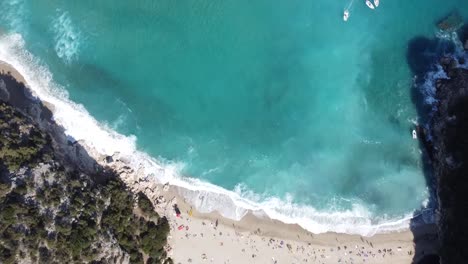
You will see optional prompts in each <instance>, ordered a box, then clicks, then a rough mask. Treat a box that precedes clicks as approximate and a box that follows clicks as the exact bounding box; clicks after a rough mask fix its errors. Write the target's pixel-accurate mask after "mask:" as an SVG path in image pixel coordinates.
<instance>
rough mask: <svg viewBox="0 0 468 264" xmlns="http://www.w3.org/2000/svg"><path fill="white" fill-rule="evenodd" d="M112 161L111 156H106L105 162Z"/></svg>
mask: <svg viewBox="0 0 468 264" xmlns="http://www.w3.org/2000/svg"><path fill="white" fill-rule="evenodd" d="M112 162H114V159H113V158H112V156H107V157H106V163H112Z"/></svg>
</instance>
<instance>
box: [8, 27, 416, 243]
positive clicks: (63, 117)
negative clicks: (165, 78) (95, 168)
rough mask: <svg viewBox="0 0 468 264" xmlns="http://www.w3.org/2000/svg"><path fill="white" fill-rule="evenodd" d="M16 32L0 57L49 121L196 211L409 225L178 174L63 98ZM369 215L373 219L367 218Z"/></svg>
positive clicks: (388, 227)
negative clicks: (173, 189)
mask: <svg viewBox="0 0 468 264" xmlns="http://www.w3.org/2000/svg"><path fill="white" fill-rule="evenodd" d="M24 46H25V45H24V40H23V38H22V37H21V35H19V34H11V35H5V36H2V37H0V60H3V61H5V62H7V63H9V64H11V65H12V66H13V67H14V68H16V69H17V70H18V71H19V72H20V73H21V74H22V75H23V77H24V78H25V80H26V82H27V83H28V85H29V87H30V88H31V90H32V91H33V93H34V94H35V95H36V96H38V97H39V98H40V99H41V100H43V101H46V102H48V103H51V104H53V105H54V109H55V110H54V119H55V121H56V122H57V123H58V124H60V125H62V126H63V127H64V129H65V133H66V134H67V135H68V136H71V137H73V138H74V139H76V140H83V141H84V142H86V144H87V145H88V146H90V147H91V148H93V149H95V150H96V151H98V152H99V153H101V154H105V155H112V154H114V153H115V152H119V153H120V156H121V157H123V158H124V159H125V160H126V161H128V162H129V163H130V165H131V166H133V167H134V168H139V169H140V171H142V172H143V173H144V175H146V177H147V178H155V179H157V180H158V181H160V182H162V183H166V182H167V183H170V184H172V185H175V186H179V187H182V188H179V191H180V192H181V194H182V195H183V196H184V197H186V198H187V199H188V200H189V201H190V202H191V203H192V204H193V205H194V206H195V207H196V208H197V210H199V211H200V212H213V211H218V212H219V213H220V214H221V215H223V216H225V217H228V218H231V219H234V220H240V219H242V217H243V216H245V214H247V213H248V212H249V211H251V212H252V213H253V214H255V215H257V216H259V217H262V216H268V217H270V218H272V219H277V220H280V221H282V222H285V223H289V224H299V225H300V226H302V227H303V228H305V229H307V230H309V231H311V232H313V233H323V232H328V231H332V232H341V233H349V234H360V235H364V236H369V235H373V234H375V233H379V232H389V231H394V230H401V229H405V228H408V227H409V221H410V219H411V217H412V215H411V214H410V215H407V216H405V217H403V218H399V219H385V218H382V219H377V220H376V218H375V216H373V215H372V214H371V213H370V211H369V210H367V209H366V208H365V207H364V206H362V205H359V204H355V205H354V206H353V208H352V209H350V210H346V211H339V210H335V211H333V210H330V211H327V212H323V211H318V210H316V209H315V208H313V207H311V206H308V205H300V204H296V203H294V202H293V201H292V199H286V200H284V199H280V198H277V197H269V198H262V197H260V196H258V195H256V194H255V193H253V192H250V191H248V190H245V189H243V188H242V187H238V188H236V190H235V191H229V190H226V189H223V188H221V187H219V186H216V185H213V184H210V183H208V182H204V181H201V180H198V179H194V178H188V177H182V176H181V173H180V171H181V170H182V169H183V166H184V164H182V163H170V164H163V163H162V162H160V161H158V160H156V159H154V158H152V157H150V156H149V155H148V154H146V153H144V152H140V151H138V150H137V148H136V138H135V137H134V136H124V135H121V134H119V133H117V132H115V131H113V130H112V129H111V128H109V127H108V126H106V125H104V124H101V123H99V122H98V121H96V120H95V119H94V118H93V117H92V116H91V115H90V114H89V113H88V112H87V111H86V109H85V108H84V107H83V106H82V105H79V104H76V103H74V102H72V101H70V100H69V99H68V94H67V93H66V91H65V90H64V89H63V88H62V87H60V86H59V85H57V84H56V83H54V81H53V76H52V73H51V72H50V71H49V70H48V68H47V67H46V66H44V65H43V64H42V63H41V62H40V61H39V59H37V58H35V57H34V56H33V55H32V54H31V53H29V52H28V51H27V50H26V49H25V47H24ZM372 219H373V220H372Z"/></svg>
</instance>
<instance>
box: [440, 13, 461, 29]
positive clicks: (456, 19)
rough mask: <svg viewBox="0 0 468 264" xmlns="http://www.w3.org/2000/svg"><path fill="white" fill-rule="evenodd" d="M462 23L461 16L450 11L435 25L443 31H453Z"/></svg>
mask: <svg viewBox="0 0 468 264" xmlns="http://www.w3.org/2000/svg"><path fill="white" fill-rule="evenodd" d="M462 25H463V18H462V17H461V16H460V14H458V12H452V13H451V14H450V15H448V16H447V17H445V18H444V19H442V20H441V21H440V22H439V23H437V27H438V28H439V29H440V30H442V31H445V32H455V31H457V30H458V29H460V28H461V27H462Z"/></svg>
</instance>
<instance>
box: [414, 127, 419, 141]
mask: <svg viewBox="0 0 468 264" xmlns="http://www.w3.org/2000/svg"><path fill="white" fill-rule="evenodd" d="M417 138H418V133H417V132H416V130H414V129H413V139H417Z"/></svg>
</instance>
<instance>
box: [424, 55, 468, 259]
mask: <svg viewBox="0 0 468 264" xmlns="http://www.w3.org/2000/svg"><path fill="white" fill-rule="evenodd" d="M441 65H442V66H443V68H444V71H445V72H446V74H447V76H448V79H439V80H437V83H436V88H437V91H436V99H437V100H438V103H437V111H436V112H435V114H434V117H433V122H432V124H433V125H432V135H433V143H434V151H433V155H434V159H433V168H434V173H435V175H436V179H437V197H438V201H439V214H438V217H439V220H438V229H439V240H440V242H441V249H440V258H441V263H466V261H467V260H468V251H467V250H466V246H467V245H468V199H467V198H466V195H467V193H468V137H467V136H468V70H467V69H464V68H462V67H459V64H458V62H457V61H455V60H454V59H451V58H444V59H442V61H441Z"/></svg>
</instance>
